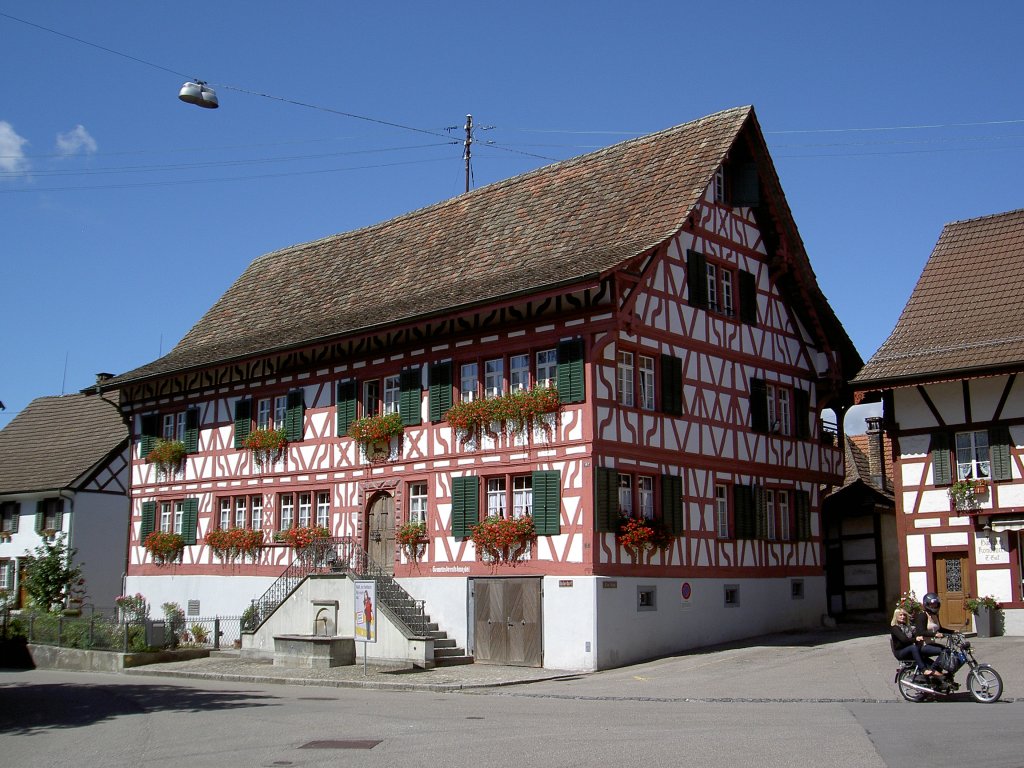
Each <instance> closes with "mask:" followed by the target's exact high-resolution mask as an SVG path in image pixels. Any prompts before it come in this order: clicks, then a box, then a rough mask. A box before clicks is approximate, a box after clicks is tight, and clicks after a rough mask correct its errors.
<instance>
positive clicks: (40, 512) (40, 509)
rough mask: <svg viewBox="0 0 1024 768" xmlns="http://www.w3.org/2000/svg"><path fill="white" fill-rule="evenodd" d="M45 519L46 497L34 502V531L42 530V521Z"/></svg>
mask: <svg viewBox="0 0 1024 768" xmlns="http://www.w3.org/2000/svg"><path fill="white" fill-rule="evenodd" d="M45 519H46V499H39V501H37V502H36V533H42V532H43V522H44V520H45Z"/></svg>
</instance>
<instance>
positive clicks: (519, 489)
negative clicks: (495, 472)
mask: <svg viewBox="0 0 1024 768" xmlns="http://www.w3.org/2000/svg"><path fill="white" fill-rule="evenodd" d="M532 514H533V477H532V476H530V475H516V476H515V477H513V478H512V516H513V517H525V516H526V515H532Z"/></svg>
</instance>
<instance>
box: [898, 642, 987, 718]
mask: <svg viewBox="0 0 1024 768" xmlns="http://www.w3.org/2000/svg"><path fill="white" fill-rule="evenodd" d="M936 660H937V661H938V665H939V666H940V667H941V668H942V669H943V670H945V674H944V675H922V674H920V673H919V672H918V671H917V665H916V664H915V663H914V662H913V661H901V662H900V665H899V667H898V668H897V669H896V678H895V679H894V680H893V682H895V683H896V687H897V688H899V691H900V695H901V696H903V698H904V699H906V700H907V701H913V702H918V701H931V700H934V699H935V698H936V697H939V696H949V695H950V694H951V693H955V692H956V691H958V690H960V685H959V684H958V683H956V682H955V681H954V679H953V678H954V675H955V674H956V672H957V671H958V670H959V669H960V668H961V667H963V666H965V665H966V666H967V667H969V668H970V671H969V672H968V673H967V690H968V691H969V692H970V694H971V696H972V697H973V698H974V700H975V701H977V702H979V703H981V704H992V703H994V702H997V701H999V697H1000V696H1002V695H1003V678H1001V677H1000V676H999V673H998V672H996V671H995V670H994V669H992V667H991V666H990V665H988V664H980V663H978V661H977V660H976V659H975V658H974V652H973V651H972V650H971V643H970V641H969V640H967V638H965V637H964V636H963V635H962V634H961V633H959V632H953V633H951V634H949V635H947V636H946V647H945V648H943V649H942V653H940V654H939V655H938V657H937V659H936Z"/></svg>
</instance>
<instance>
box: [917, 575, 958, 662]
mask: <svg viewBox="0 0 1024 768" xmlns="http://www.w3.org/2000/svg"><path fill="white" fill-rule="evenodd" d="M921 607H922V608H923V609H924V610H923V611H921V612H919V613H918V614H917V615H916V616H914V640H915V641H916V642H918V643H920V649H921V655H922V656H924V657H927V658H928V659H930V661H931V669H932V671H933V672H934V673H936V674H939V675H944V674H945V670H944V669H942V668H941V667H940V666H939V664H938V661H937V659H938V656H939V654H940V653H942V646H939V645H935V644H934V643H932V642H930V641H931V640H941V639H942V638H944V637H945V636H946V635H948V634H949V633H950V632H952V630H950V629H946V628H945V627H943V626H942V625H941V624H939V608H941V607H942V601H941V600H940V599H939V596H938V595H937V594H935V593H934V592H929V593H928V594H926V595H925V596H924V597H922V598H921Z"/></svg>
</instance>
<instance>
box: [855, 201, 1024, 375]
mask: <svg viewBox="0 0 1024 768" xmlns="http://www.w3.org/2000/svg"><path fill="white" fill-rule="evenodd" d="M1022 327H1024V209H1022V210H1017V211H1010V212H1008V213H1000V214H996V215H994V216H985V217H983V218H979V219H970V220H968V221H956V222H953V223H951V224H947V225H946V226H945V227H944V228H943V230H942V234H941V235H940V236H939V241H938V243H936V245H935V249H934V250H933V251H932V254H931V256H930V257H929V258H928V263H927V264H926V265H925V268H924V271H923V272H922V273H921V278H920V279H919V280H918V281H917V286H916V287H915V288H914V292H913V293H912V294H911V296H910V299H909V300H908V301H907V305H906V307H904V308H903V313H902V314H901V315H900V319H899V321H898V322H897V323H896V327H895V328H894V329H893V332H892V333H891V334H890V335H889V338H888V339H887V340H886V342H885V343H884V344H883V345H882V346H881V347H879V349H878V351H877V352H875V354H874V355H873V356H872V357H871V359H870V360H869V361H868V362H867V365H865V366H864V369H863V370H862V371H861V372H860V374H859V375H858V376H857V377H856V378H855V379H854V384H855V386H857V388H858V389H871V388H874V387H878V386H880V385H885V384H899V383H914V382H921V381H927V380H930V379H936V378H944V377H947V376H950V375H959V374H961V373H966V372H968V371H977V372H979V373H980V372H982V371H984V370H986V369H987V370H998V369H1000V368H1006V367H1011V366H1019V365H1020V364H1021V363H1022V362H1024V330H1021V329H1022Z"/></svg>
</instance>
